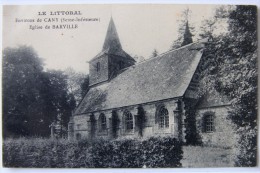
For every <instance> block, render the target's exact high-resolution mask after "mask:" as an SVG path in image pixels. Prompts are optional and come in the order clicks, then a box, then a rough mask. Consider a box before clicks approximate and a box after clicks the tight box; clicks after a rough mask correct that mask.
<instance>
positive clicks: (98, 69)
mask: <svg viewBox="0 0 260 173" xmlns="http://www.w3.org/2000/svg"><path fill="white" fill-rule="evenodd" d="M99 71H100V62H98V63H97V72H99Z"/></svg>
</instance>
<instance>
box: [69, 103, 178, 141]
mask: <svg viewBox="0 0 260 173" xmlns="http://www.w3.org/2000/svg"><path fill="white" fill-rule="evenodd" d="M138 106H140V105H135V106H129V107H125V108H120V109H115V110H114V111H116V114H117V116H118V120H119V122H118V127H117V138H139V137H140V134H139V129H138V128H137V123H136V121H137V116H138V109H137V108H138ZM141 106H142V107H143V109H144V111H145V121H144V129H143V136H142V137H143V138H148V137H151V136H173V137H176V138H178V137H179V131H180V130H179V129H180V124H179V123H180V121H178V119H179V118H180V117H179V116H180V112H181V110H180V111H177V109H178V103H177V100H176V99H175V100H174V99H173V100H168V101H164V102H156V103H149V104H144V105H141ZM161 106H164V107H165V108H166V109H167V110H168V113H169V114H168V115H169V127H168V128H159V122H158V120H156V113H157V111H158V109H159V108H160V107H161ZM112 111H113V110H106V111H101V112H95V113H93V115H94V119H95V128H94V129H95V132H94V135H95V137H96V138H104V139H111V138H113V135H112ZM125 111H129V112H130V113H131V114H132V116H133V130H130V131H129V130H128V131H127V130H126V125H125V120H124V112H125ZM101 113H103V114H104V115H105V117H106V129H105V130H104V129H103V130H101V125H100V119H99V116H100V114H101ZM90 115H91V114H84V115H76V116H74V117H73V118H72V119H73V130H74V132H73V133H74V139H76V138H77V134H80V137H81V138H90V137H91V134H90V133H93V132H91V128H90V126H91V123H90V118H89V117H90ZM71 122H72V120H71ZM180 133H182V132H180Z"/></svg>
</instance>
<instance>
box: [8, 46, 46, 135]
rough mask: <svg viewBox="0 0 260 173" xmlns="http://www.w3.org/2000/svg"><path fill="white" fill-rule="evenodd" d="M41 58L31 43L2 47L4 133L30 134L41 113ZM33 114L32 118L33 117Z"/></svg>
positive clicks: (39, 120) (40, 118)
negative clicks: (39, 109) (30, 45)
mask: <svg viewBox="0 0 260 173" xmlns="http://www.w3.org/2000/svg"><path fill="white" fill-rule="evenodd" d="M42 72H43V61H42V59H41V58H39V56H38V55H37V53H36V52H35V51H34V50H33V48H31V47H27V46H21V47H18V48H6V49H5V50H4V51H3V127H4V137H6V136H11V135H12V136H19V135H30V134H32V133H33V132H34V131H33V129H34V128H33V126H29V125H28V124H32V123H37V124H38V123H40V122H41V121H42V116H43V115H42V114H41V113H39V112H38V110H37V107H39V105H41V103H42V98H41V97H40V87H41V85H40V83H41V81H40V78H41V74H42ZM33 117H35V118H33Z"/></svg>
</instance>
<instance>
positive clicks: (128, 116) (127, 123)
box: [124, 111, 134, 131]
mask: <svg viewBox="0 0 260 173" xmlns="http://www.w3.org/2000/svg"><path fill="white" fill-rule="evenodd" d="M124 116H125V128H126V130H127V131H130V130H132V129H133V128H134V125H133V116H132V114H131V113H130V112H128V111H126V112H125V113H124Z"/></svg>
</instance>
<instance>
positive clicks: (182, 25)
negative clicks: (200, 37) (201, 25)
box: [171, 8, 194, 49]
mask: <svg viewBox="0 0 260 173" xmlns="http://www.w3.org/2000/svg"><path fill="white" fill-rule="evenodd" d="M190 15H191V10H190V9H188V8H187V9H186V10H184V11H183V12H182V15H181V16H182V19H180V20H179V30H178V37H177V39H176V40H175V41H174V42H173V44H172V46H171V49H177V48H179V47H182V46H185V45H187V44H190V43H192V42H193V40H192V36H193V34H192V32H194V27H193V26H190V24H189V18H190Z"/></svg>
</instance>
